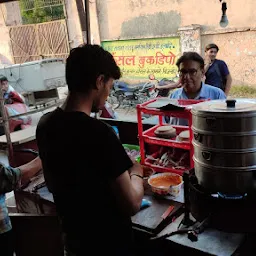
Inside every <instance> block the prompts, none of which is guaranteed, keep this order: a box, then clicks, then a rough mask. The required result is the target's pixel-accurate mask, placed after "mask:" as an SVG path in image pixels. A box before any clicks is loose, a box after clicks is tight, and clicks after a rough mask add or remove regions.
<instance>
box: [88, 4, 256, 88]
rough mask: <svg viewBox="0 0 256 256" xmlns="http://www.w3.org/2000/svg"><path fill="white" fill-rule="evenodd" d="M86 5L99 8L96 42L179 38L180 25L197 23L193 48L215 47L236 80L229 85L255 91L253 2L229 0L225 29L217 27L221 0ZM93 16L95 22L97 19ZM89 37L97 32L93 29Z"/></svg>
mask: <svg viewBox="0 0 256 256" xmlns="http://www.w3.org/2000/svg"><path fill="white" fill-rule="evenodd" d="M90 2H92V3H94V2H95V3H96V5H97V16H96V18H97V19H98V27H99V40H100V41H107V40H120V39H132V38H151V37H152V38H154V37H166V36H173V35H175V34H176V35H177V34H179V33H178V31H179V29H180V28H182V27H186V26H191V25H193V24H199V25H200V27H201V39H200V40H199V41H198V42H197V44H196V47H198V46H200V47H199V49H201V54H202V55H204V47H205V45H206V44H208V43H212V42H213V43H216V44H218V46H219V47H220V52H219V54H218V57H219V58H220V59H223V60H225V61H226V62H227V64H228V66H229V68H230V71H231V74H232V77H233V80H234V83H233V84H237V85H243V84H247V85H255V87H256V72H255V69H256V68H255V67H254V66H253V63H255V58H256V46H255V43H254V42H255V41H254V39H255V37H256V30H255V28H256V18H255V16H254V12H255V9H256V1H255V0H243V1H238V0H233V1H231V0H227V7H228V9H227V16H228V19H229V25H228V27H227V28H221V27H220V26H219V21H220V18H221V14H222V12H221V4H220V1H219V0H207V1H206V0H197V1H195V0H122V1H120V0H111V1H110V0H93V1H90ZM92 3H91V4H90V5H92ZM91 18H93V19H94V18H95V16H94V17H91ZM92 34H97V31H96V30H95V29H94V28H92ZM179 35H180V34H179ZM183 39H185V38H183ZM185 41H186V40H184V42H185ZM190 43H192V42H190ZM182 50H183V49H182ZM199 52H200V50H199Z"/></svg>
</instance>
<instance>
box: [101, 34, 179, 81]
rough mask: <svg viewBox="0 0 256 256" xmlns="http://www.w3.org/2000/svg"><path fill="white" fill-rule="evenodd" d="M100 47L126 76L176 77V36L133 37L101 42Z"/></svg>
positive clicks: (177, 43) (177, 46)
mask: <svg viewBox="0 0 256 256" xmlns="http://www.w3.org/2000/svg"><path fill="white" fill-rule="evenodd" d="M102 47H103V48H104V49H105V50H107V51H109V52H110V53H111V54H112V55H113V56H114V58H115V61H116V63H117V65H118V66H119V67H120V69H121V71H122V76H123V77H127V78H147V77H148V76H149V75H150V74H153V75H155V77H156V78H157V79H161V78H168V79H170V78H176V77H177V67H176V61H177V59H178V57H179V54H180V41H179V38H178V37H172V38H153V39H134V40H120V41H105V42H102Z"/></svg>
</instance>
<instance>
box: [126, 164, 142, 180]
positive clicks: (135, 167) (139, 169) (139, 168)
mask: <svg viewBox="0 0 256 256" xmlns="http://www.w3.org/2000/svg"><path fill="white" fill-rule="evenodd" d="M129 173H130V175H131V174H133V173H134V174H138V175H141V176H142V177H144V170H143V168H142V166H141V165H140V164H139V163H138V162H137V161H135V162H134V163H133V168H132V171H131V169H130V170H129Z"/></svg>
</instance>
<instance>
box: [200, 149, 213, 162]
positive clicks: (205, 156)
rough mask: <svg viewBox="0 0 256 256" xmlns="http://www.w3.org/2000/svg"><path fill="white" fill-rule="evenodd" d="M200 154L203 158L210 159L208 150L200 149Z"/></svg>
mask: <svg viewBox="0 0 256 256" xmlns="http://www.w3.org/2000/svg"><path fill="white" fill-rule="evenodd" d="M202 156H203V158H204V159H205V160H207V161H210V160H211V158H212V153H211V152H208V151H202Z"/></svg>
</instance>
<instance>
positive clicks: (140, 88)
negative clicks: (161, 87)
mask: <svg viewBox="0 0 256 256" xmlns="http://www.w3.org/2000/svg"><path fill="white" fill-rule="evenodd" d="M155 96H156V92H155V85H154V83H152V82H146V83H138V84H128V83H126V82H123V81H119V80H117V81H115V82H114V85H113V89H112V90H111V92H110V96H109V98H108V102H109V103H110V104H111V105H112V106H113V108H114V109H117V108H119V107H120V106H121V105H122V106H130V107H131V106H135V105H137V104H141V103H143V102H146V101H148V100H149V99H151V98H153V97H155Z"/></svg>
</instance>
